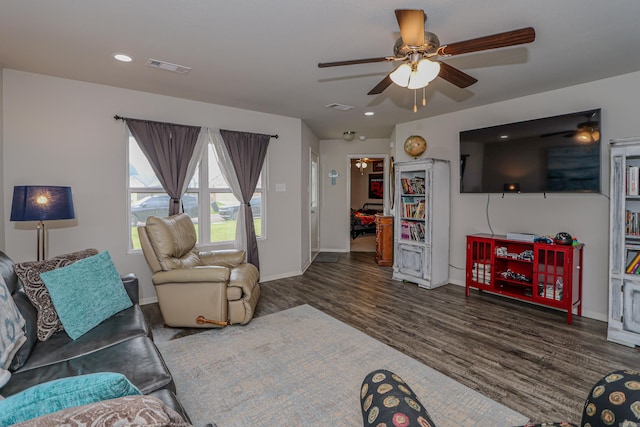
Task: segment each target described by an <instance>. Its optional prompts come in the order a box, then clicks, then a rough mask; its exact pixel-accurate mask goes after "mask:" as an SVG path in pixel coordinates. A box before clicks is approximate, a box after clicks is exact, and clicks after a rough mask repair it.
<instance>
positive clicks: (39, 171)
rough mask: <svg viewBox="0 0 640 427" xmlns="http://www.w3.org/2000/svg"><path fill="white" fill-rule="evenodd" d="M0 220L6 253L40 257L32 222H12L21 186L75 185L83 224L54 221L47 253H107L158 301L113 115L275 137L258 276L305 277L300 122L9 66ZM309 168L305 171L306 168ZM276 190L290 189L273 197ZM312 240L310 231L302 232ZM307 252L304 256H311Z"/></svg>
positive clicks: (121, 127)
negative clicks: (130, 235) (132, 222)
mask: <svg viewBox="0 0 640 427" xmlns="http://www.w3.org/2000/svg"><path fill="white" fill-rule="evenodd" d="M2 83H3V84H2V87H3V93H2V95H3V102H4V111H3V119H4V129H3V137H4V156H3V171H2V172H3V173H2V175H3V180H4V183H3V184H4V185H3V197H2V200H3V201H4V209H3V210H2V211H3V213H4V215H5V218H4V221H3V224H4V227H3V228H4V232H5V238H4V239H3V242H4V244H5V247H6V251H7V253H8V255H9V256H11V257H12V258H13V259H14V260H15V261H25V260H32V259H35V256H36V253H35V243H36V242H35V240H36V233H35V230H34V228H33V227H35V224H32V225H31V226H32V227H31V228H30V229H23V228H24V227H23V225H24V224H19V223H12V222H9V219H8V212H9V210H10V207H11V197H12V189H13V186H15V185H29V184H41V185H42V184H45V185H46V184H50V185H70V186H71V187H72V189H73V197H74V204H75V209H76V216H77V225H75V226H71V227H67V228H55V227H56V223H55V222H50V223H49V255H50V256H53V255H56V254H62V253H66V252H71V251H74V250H78V249H83V248H87V247H95V248H97V249H99V250H109V252H110V253H111V256H112V258H113V260H114V262H115V264H116V267H118V269H119V271H121V272H134V273H136V274H137V275H138V277H139V278H140V282H141V289H142V292H141V298H142V299H143V301H148V300H151V299H153V298H155V292H154V290H153V286H152V285H151V280H150V274H149V268H148V267H147V264H146V262H145V261H144V258H143V256H142V254H140V253H136V254H128V253H127V230H128V221H127V217H126V211H127V208H126V205H127V203H128V200H127V193H126V179H127V173H128V166H127V164H126V147H127V143H126V137H125V135H126V131H125V124H124V123H123V122H121V121H116V120H114V119H113V116H114V115H115V114H119V115H121V116H125V117H135V118H142V119H149V120H157V121H169V122H174V123H183V124H190V125H197V126H208V127H214V128H215V127H218V128H223V129H233V130H241V131H248V132H259V133H267V134H279V136H280V138H279V139H272V140H271V142H270V144H269V151H268V154H267V168H268V169H267V170H268V178H267V193H266V196H267V212H266V220H267V229H266V232H265V239H264V240H259V241H258V247H259V250H260V266H261V280H262V281H266V280H270V279H272V278H277V277H286V276H291V275H296V274H300V273H301V255H300V254H301V252H302V251H301V242H302V239H301V229H302V227H301V220H300V215H299V214H298V213H299V212H300V210H301V207H300V203H301V200H300V194H301V193H302V186H301V176H307V174H308V172H307V166H306V164H305V165H301V163H300V159H301V143H300V141H301V138H302V135H301V133H302V127H301V121H300V120H299V119H294V118H289V117H283V116H277V115H273V114H265V113H259V112H253V111H247V110H240V109H235V108H229V107H224V106H219V105H213V104H207V103H202V102H195V101H189V100H185V99H179V98H172V97H167V96H160V95H154V94H149V93H144V92H137V91H131V90H125V89H119V88H114V87H109V86H102V85H96V84H90V83H84V82H79V81H73V80H66V79H60V78H55V77H48V76H43V75H38V74H31V73H25V72H20V71H15V70H9V69H5V70H3V82H2ZM303 171H304V172H303ZM276 184H285V185H286V191H284V192H276V191H275V186H276ZM306 234H308V231H306ZM307 251H308V250H307Z"/></svg>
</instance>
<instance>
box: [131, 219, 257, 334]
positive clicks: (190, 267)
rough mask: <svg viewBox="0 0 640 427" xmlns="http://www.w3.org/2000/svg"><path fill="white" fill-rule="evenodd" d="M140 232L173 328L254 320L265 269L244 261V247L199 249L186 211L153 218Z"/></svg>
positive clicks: (166, 313) (166, 320)
mask: <svg viewBox="0 0 640 427" xmlns="http://www.w3.org/2000/svg"><path fill="white" fill-rule="evenodd" d="M138 233H139V236H140V244H141V245H142V252H143V253H144V257H145V258H146V260H147V263H148V264H149V267H150V268H151V271H152V272H153V276H152V281H153V284H154V285H155V289H156V293H157V295H158V303H159V304H160V311H161V312H162V316H163V317H164V321H165V323H166V324H167V325H168V326H178V327H194V328H211V327H220V326H226V325H230V324H234V323H241V324H245V323H248V322H249V321H250V320H251V318H252V317H253V313H254V310H255V307H256V304H257V303H258V299H259V298H260V285H259V284H258V280H259V278H260V273H259V272H258V269H257V268H256V267H255V266H254V265H253V264H248V263H246V262H244V259H245V252H244V251H242V250H235V249H232V250H216V251H199V250H198V248H197V247H196V240H197V236H196V231H195V227H194V226H193V223H192V222H191V218H189V216H188V215H186V214H178V215H173V216H170V217H168V218H158V217H154V216H150V217H149V218H147V223H146V225H144V226H140V227H138Z"/></svg>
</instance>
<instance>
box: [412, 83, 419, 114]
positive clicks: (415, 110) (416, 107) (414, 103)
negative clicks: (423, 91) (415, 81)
mask: <svg viewBox="0 0 640 427" xmlns="http://www.w3.org/2000/svg"><path fill="white" fill-rule="evenodd" d="M417 91H418V90H417V89H414V90H413V112H414V113H417V112H418V105H417V104H416V92H417Z"/></svg>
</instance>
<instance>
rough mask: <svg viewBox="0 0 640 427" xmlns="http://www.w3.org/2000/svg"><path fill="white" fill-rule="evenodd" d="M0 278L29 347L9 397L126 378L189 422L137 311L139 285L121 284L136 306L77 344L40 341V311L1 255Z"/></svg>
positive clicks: (21, 354) (17, 360)
mask: <svg viewBox="0 0 640 427" xmlns="http://www.w3.org/2000/svg"><path fill="white" fill-rule="evenodd" d="M0 275H1V276H2V278H3V279H4V281H5V282H6V284H7V286H8V288H9V290H10V291H11V294H12V296H13V300H14V301H15V303H16V305H17V306H18V308H19V309H20V312H21V314H22V316H23V317H24V319H25V321H26V335H27V341H26V342H25V343H24V344H23V345H22V347H21V348H20V350H19V351H18V353H17V354H16V355H15V356H14V358H13V362H12V364H11V366H10V367H9V370H10V371H11V374H12V375H11V379H10V380H9V382H8V383H7V384H5V386H4V387H2V388H0V395H2V396H4V397H7V396H11V395H13V394H16V393H19V392H21V391H23V390H25V389H27V388H29V387H31V386H34V385H37V384H41V383H44V382H47V381H51V380H55V379H59V378H64V377H71V376H76V375H84V374H92V373H98V372H115V373H120V374H123V375H125V376H126V377H127V378H128V379H129V381H131V383H133V384H134V385H135V386H136V387H137V388H138V389H139V390H140V391H141V392H142V393H143V394H145V395H150V396H154V397H157V398H159V399H160V400H161V401H163V402H164V403H165V405H167V406H168V407H170V408H172V409H174V410H175V411H177V412H178V413H179V414H180V415H182V417H183V418H184V419H185V421H187V422H189V423H190V419H189V417H188V415H187V413H186V412H185V410H184V408H183V407H182V405H181V404H180V402H179V401H178V399H177V398H176V395H175V392H176V389H175V384H174V382H173V378H172V377H171V373H170V372H169V370H168V369H167V366H166V364H165V362H164V360H163V359H162V356H161V355H160V353H159V351H158V349H157V348H156V346H155V345H154V343H153V339H152V332H151V329H150V328H149V326H148V325H147V323H146V321H145V319H144V316H143V314H142V310H141V309H140V306H139V305H138V302H139V301H138V279H137V278H136V277H135V276H133V275H128V276H124V277H123V278H122V280H123V283H124V285H125V289H126V290H127V294H128V295H129V297H130V298H131V300H132V302H133V303H134V304H133V306H131V307H130V308H127V309H125V310H122V311H121V312H119V313H117V314H115V315H114V316H112V317H110V318H109V319H107V320H105V321H104V322H102V323H101V324H99V325H98V326H96V327H95V328H93V329H92V330H90V331H89V332H87V333H86V334H84V335H83V336H81V337H80V338H78V339H76V340H75V341H74V340H72V339H71V338H69V336H68V335H67V334H66V333H65V332H64V331H61V332H57V333H56V334H54V336H52V337H51V338H49V339H48V340H47V341H38V339H37V337H36V332H37V331H36V328H37V326H36V309H35V307H34V306H33V305H32V304H31V302H30V301H29V299H28V297H27V295H26V294H25V293H24V291H23V289H22V284H21V282H20V280H19V279H18V277H17V276H16V274H15V272H14V269H13V261H12V260H11V259H10V258H9V257H8V256H7V255H6V254H4V253H3V252H0Z"/></svg>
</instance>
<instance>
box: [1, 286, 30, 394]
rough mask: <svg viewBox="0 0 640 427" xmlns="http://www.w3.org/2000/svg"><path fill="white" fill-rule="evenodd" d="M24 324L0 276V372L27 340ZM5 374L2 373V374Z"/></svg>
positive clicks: (7, 365)
mask: <svg viewBox="0 0 640 427" xmlns="http://www.w3.org/2000/svg"><path fill="white" fill-rule="evenodd" d="M24 325H25V322H24V318H23V317H22V315H21V314H20V311H18V307H16V304H15V302H13V298H12V297H11V293H10V292H9V288H7V285H6V283H5V282H4V279H2V277H0V373H2V370H3V369H6V368H8V367H9V365H10V364H11V361H12V360H13V356H14V355H15V354H16V352H17V351H18V350H19V349H20V346H21V345H22V344H23V343H24V342H25V341H26V340H27V336H26V335H25V334H24V330H23V328H24ZM5 375H6V374H4V373H3V375H2V376H3V377H4V376H5ZM0 387H1V385H0Z"/></svg>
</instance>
